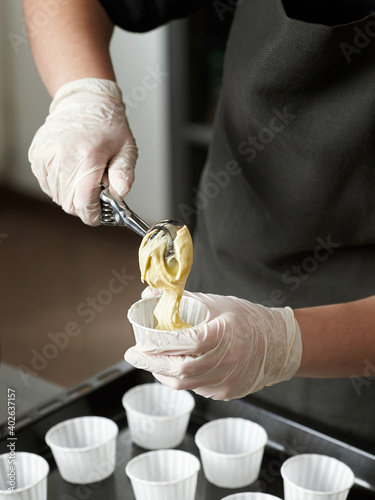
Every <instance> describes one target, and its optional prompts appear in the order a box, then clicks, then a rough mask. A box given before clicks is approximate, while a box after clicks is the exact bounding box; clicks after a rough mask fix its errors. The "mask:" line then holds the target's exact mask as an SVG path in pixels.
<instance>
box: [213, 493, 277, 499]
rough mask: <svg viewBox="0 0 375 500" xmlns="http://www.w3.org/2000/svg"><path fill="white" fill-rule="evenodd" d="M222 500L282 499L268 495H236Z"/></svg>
mask: <svg viewBox="0 0 375 500" xmlns="http://www.w3.org/2000/svg"><path fill="white" fill-rule="evenodd" d="M221 500H281V498H279V497H274V496H273V495H267V493H234V494H233V495H229V496H228V497H224V498H222V499H221Z"/></svg>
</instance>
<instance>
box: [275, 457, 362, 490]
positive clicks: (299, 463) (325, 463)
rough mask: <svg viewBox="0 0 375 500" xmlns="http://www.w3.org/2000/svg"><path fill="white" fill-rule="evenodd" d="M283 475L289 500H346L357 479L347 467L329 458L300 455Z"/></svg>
mask: <svg viewBox="0 0 375 500" xmlns="http://www.w3.org/2000/svg"><path fill="white" fill-rule="evenodd" d="M280 472H281V475H282V477H283V480H284V494H285V500H345V499H346V498H347V496H348V493H349V490H350V488H351V487H352V486H353V484H354V479H355V477H354V473H353V471H352V470H351V469H350V468H349V467H348V466H347V465H346V464H344V463H343V462H341V461H340V460H337V459H336V458H333V457H328V456H326V455H315V454H304V455H296V456H294V457H292V458H289V459H288V460H286V462H284V463H283V465H282V467H281V471H280Z"/></svg>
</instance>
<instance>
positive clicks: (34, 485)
mask: <svg viewBox="0 0 375 500" xmlns="http://www.w3.org/2000/svg"><path fill="white" fill-rule="evenodd" d="M8 459H11V460H13V458H12V457H10V455H9V453H4V454H3V455H0V500H10V499H12V500H47V476H48V473H49V465H48V462H47V461H46V460H45V459H44V458H43V457H41V456H39V455H36V454H34V453H26V452H22V451H21V452H20V451H16V452H15V457H14V460H15V463H11V464H9V463H8ZM10 466H15V471H14V472H15V476H14V477H15V483H16V484H15V489H14V491H10V490H9V487H10V486H13V485H12V484H11V483H8V482H7V481H8V480H10V481H11V480H12V477H11V476H8V474H9V473H10V472H11V470H10V468H9V467H10Z"/></svg>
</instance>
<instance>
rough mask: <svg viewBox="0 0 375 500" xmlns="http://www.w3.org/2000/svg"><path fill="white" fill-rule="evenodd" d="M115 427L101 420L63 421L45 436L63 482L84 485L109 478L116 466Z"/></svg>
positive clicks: (80, 419)
mask: <svg viewBox="0 0 375 500" xmlns="http://www.w3.org/2000/svg"><path fill="white" fill-rule="evenodd" d="M117 434H118V427H117V425H116V424H115V423H114V422H113V421H112V420H109V419H108V418H104V417H78V418H74V419H71V420H65V421H64V422H61V423H59V424H57V425H55V426H54V427H52V428H51V429H50V430H49V431H48V432H47V434H46V443H47V444H48V446H50V448H51V450H52V453H53V456H54V458H55V461H56V464H57V467H58V469H59V471H60V474H61V476H62V477H63V479H65V481H68V482H70V483H75V484H88V483H94V482H97V481H101V480H103V479H105V478H107V477H108V476H110V475H111V474H112V473H113V471H114V469H115V465H116V437H117Z"/></svg>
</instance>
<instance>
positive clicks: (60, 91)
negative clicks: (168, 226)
mask: <svg viewBox="0 0 375 500" xmlns="http://www.w3.org/2000/svg"><path fill="white" fill-rule="evenodd" d="M47 1H48V0H38V1H36V0H23V4H24V12H25V19H26V23H28V22H29V23H30V22H31V21H30V20H31V19H32V18H33V14H34V13H35V12H36V9H40V6H41V5H42V4H43V3H46V2H47ZM213 3H215V2H212V1H211V0H210V1H207V0H205V1H204V0H202V1H199V0H195V1H190V2H177V1H175V0H155V1H154V2H144V1H142V0H138V1H136V0H131V1H130V0H100V2H99V1H98V0H74V2H69V1H65V0H64V1H63V2H62V1H60V4H61V6H60V9H59V12H58V15H56V16H52V17H51V18H50V20H49V22H48V23H46V24H45V26H43V27H41V28H40V29H39V30H38V32H37V33H34V34H33V36H32V37H31V39H30V41H31V46H32V50H33V54H34V58H35V62H36V65H37V68H38V70H39V73H40V75H41V78H42V80H43V82H44V84H45V85H46V87H47V89H48V91H49V93H50V94H51V96H52V98H53V101H52V104H51V108H50V113H49V116H48V117H47V119H46V122H45V124H44V125H43V126H42V127H41V128H40V129H39V130H38V131H37V132H36V135H35V137H34V139H33V142H32V144H31V147H30V152H29V159H30V162H31V167H32V170H33V172H34V174H35V175H36V177H37V178H38V180H39V183H40V185H41V188H42V189H43V191H45V192H46V193H47V194H48V195H49V196H51V198H52V199H53V200H54V201H55V202H56V203H58V204H60V205H61V206H62V208H63V209H64V210H65V211H66V212H67V213H70V214H74V215H78V216H79V217H80V218H81V219H82V221H83V222H85V223H86V224H90V225H97V224H98V214H99V210H100V208H99V190H100V181H101V179H102V176H103V174H104V172H105V170H106V168H107V167H108V176H109V183H110V186H111V189H112V190H113V192H115V193H117V195H118V196H121V197H123V196H125V195H126V194H127V193H128V192H129V190H130V188H131V185H132V183H133V180H134V167H135V163H136V158H137V148H136V143H135V140H134V138H133V135H132V133H131V131H130V128H129V124H128V121H127V118H126V110H125V106H124V104H123V102H122V98H121V90H120V89H119V87H118V85H117V84H116V78H115V74H114V70H113V67H112V64H111V59H110V56H109V50H108V46H109V42H110V38H111V34H112V30H113V25H114V24H117V25H119V26H120V27H121V28H123V29H126V30H131V31H138V32H142V31H147V30H151V29H153V28H155V27H157V26H159V25H162V24H164V23H166V22H168V21H170V20H172V19H175V18H178V17H183V16H186V15H189V14H190V13H192V12H194V11H196V10H198V9H199V8H201V7H202V8H203V7H208V8H212V5H213ZM231 4H232V5H233V2H231ZM374 5H375V0H332V1H331V2H328V3H327V2H323V0H314V1H312V0H304V2H301V1H297V0H284V1H282V0H247V1H242V2H238V5H237V7H236V13H235V16H234V19H233V23H232V27H231V32H230V35H229V39H228V43H227V48H226V56H225V64H224V76H223V84H222V91H221V96H220V102H219V105H218V109H217V112H216V117H215V124H214V136H213V140H212V143H211V146H210V151H209V156H208V160H207V164H206V166H205V169H204V171H203V174H202V178H201V181H200V187H199V193H200V194H201V199H204V203H201V205H199V206H198V204H197V207H196V212H197V214H198V221H197V229H196V231H195V235H194V244H195V250H194V265H193V269H192V273H191V277H190V280H189V282H188V286H187V288H188V290H189V292H188V293H193V294H195V293H198V292H199V294H200V295H199V298H200V300H202V301H203V302H204V303H205V304H206V305H207V306H208V308H209V311H210V314H211V318H210V320H209V321H208V322H207V323H205V324H204V325H202V326H199V327H197V328H194V329H193V330H192V332H190V331H182V332H179V334H178V335H176V333H175V332H172V334H173V337H172V334H170V335H169V336H167V341H165V337H163V335H162V334H160V335H159V336H158V337H157V338H153V339H148V341H147V342H146V343H145V345H141V346H135V347H133V348H131V349H130V350H129V351H128V352H127V353H126V359H127V360H128V361H129V362H130V363H132V364H134V366H137V367H141V368H144V369H147V370H149V371H151V372H153V373H154V375H155V377H156V378H158V379H159V380H160V381H162V382H163V383H166V384H167V385H169V386H171V387H174V388H176V389H182V388H186V389H192V390H194V391H196V392H197V393H198V394H202V395H204V396H206V397H212V398H218V399H233V398H237V397H244V396H246V397H248V398H250V399H251V398H253V400H255V401H257V402H261V403H262V404H273V405H276V406H277V407H279V408H281V409H284V410H286V411H288V412H292V413H293V414H294V415H302V416H309V417H311V418H312V419H315V421H317V422H319V423H322V424H327V425H330V426H331V427H335V428H337V429H340V430H341V431H342V432H344V433H346V435H347V436H352V437H354V438H357V439H360V440H362V441H366V442H372V443H375V427H374V425H373V418H374V411H375V398H374V390H375V389H374V382H373V377H374V375H375V280H374V271H375V258H374V250H375V247H374V244H375V203H374V181H375V173H374V172H375V170H374V164H375V141H374V137H373V135H374V125H373V124H374V116H375V100H374V98H373V81H374V78H375V57H374V56H375V54H374V52H375V42H374V41H373V38H374V19H373V16H372V13H371V11H372V8H374ZM47 41H48V43H47ZM220 179H221V181H220ZM215 183H216V184H215ZM213 184H215V186H216V189H215V193H216V194H215V195H213V194H212V192H213V190H212V187H213ZM146 293H157V292H152V291H150V290H148V291H146ZM194 296H195V295H194ZM354 377H355V378H354ZM282 381H283V383H280V384H279V382H282ZM254 393H255V394H254ZM254 398H255V399H254Z"/></svg>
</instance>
